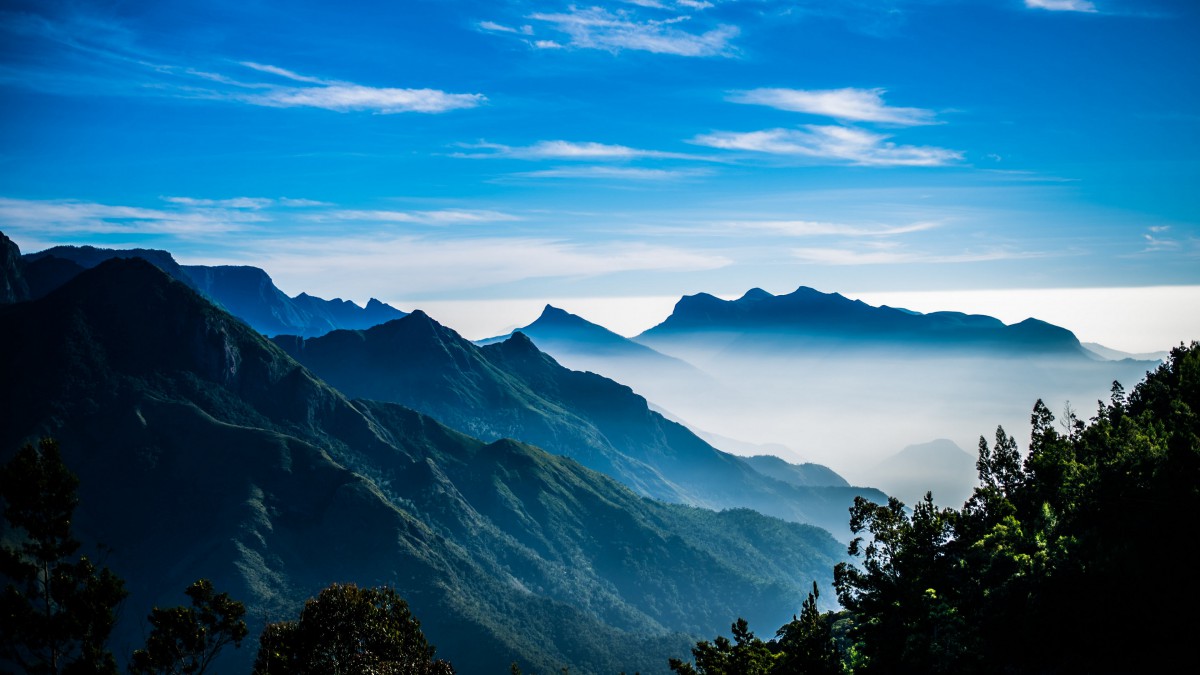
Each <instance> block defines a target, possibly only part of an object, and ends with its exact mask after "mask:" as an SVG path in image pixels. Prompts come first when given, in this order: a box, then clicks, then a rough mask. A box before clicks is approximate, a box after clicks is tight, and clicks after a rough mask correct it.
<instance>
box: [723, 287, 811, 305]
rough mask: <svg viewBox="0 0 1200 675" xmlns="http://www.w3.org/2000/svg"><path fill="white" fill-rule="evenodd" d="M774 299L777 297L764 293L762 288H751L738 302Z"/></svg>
mask: <svg viewBox="0 0 1200 675" xmlns="http://www.w3.org/2000/svg"><path fill="white" fill-rule="evenodd" d="M800 288H804V287H803V286H801V287H800ZM773 297H775V296H774V295H772V294H770V293H768V292H766V291H764V290H763V289H761V288H758V287H755V288H751V289H750V290H748V291H746V292H745V293H744V294H743V295H742V297H740V298H738V302H742V301H744V300H767V299H770V298H773Z"/></svg>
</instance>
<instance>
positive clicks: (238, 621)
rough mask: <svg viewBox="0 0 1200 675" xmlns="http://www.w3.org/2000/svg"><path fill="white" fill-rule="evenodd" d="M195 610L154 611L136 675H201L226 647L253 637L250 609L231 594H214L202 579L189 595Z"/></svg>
mask: <svg viewBox="0 0 1200 675" xmlns="http://www.w3.org/2000/svg"><path fill="white" fill-rule="evenodd" d="M185 593H187V596H188V597H189V598H191V599H192V606H191V607H183V606H180V607H171V608H170V609H159V608H157V607H155V608H154V610H153V611H151V612H150V616H149V617H148V620H149V621H150V625H151V626H153V629H152V630H151V631H150V637H149V638H147V639H146V648H145V649H139V650H137V651H135V652H134V653H133V657H132V658H131V659H130V661H129V672H130V673H133V675H154V674H156V673H163V674H164V675H166V674H170V675H200V674H201V673H203V672H205V671H206V670H207V669H208V667H209V666H210V665H212V662H213V659H215V658H216V657H217V654H218V653H220V651H221V649H223V648H224V647H225V646H226V645H229V644H232V645H233V646H234V647H235V648H236V647H240V646H241V644H242V640H243V639H244V638H245V637H246V635H247V634H249V629H247V628H246V622H245V621H244V620H243V619H242V617H244V616H245V615H246V607H245V605H243V604H242V603H240V602H238V601H236V600H233V599H231V598H230V597H229V594H228V593H220V594H217V593H214V592H213V585H212V582H211V581H209V580H208V579H200V580H198V581H196V582H195V583H193V584H192V585H191V586H188V588H187V590H186V591H185Z"/></svg>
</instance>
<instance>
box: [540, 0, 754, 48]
mask: <svg viewBox="0 0 1200 675" xmlns="http://www.w3.org/2000/svg"><path fill="white" fill-rule="evenodd" d="M529 18H530V19H532V20H534V21H538V22H541V23H544V24H547V25H549V26H550V27H551V28H552V29H553V30H556V31H558V32H561V33H565V34H566V35H567V36H568V37H570V41H569V43H568V46H570V47H575V48H578V49H600V50H604V51H609V52H614V53H616V52H620V51H623V50H634V51H645V52H652V53H655V54H673V55H676V56H731V55H732V54H733V53H734V50H733V47H732V46H731V45H730V41H731V40H733V38H735V37H737V36H738V34H739V32H740V31H739V29H738V28H737V26H731V25H726V24H722V25H718V26H716V27H714V28H712V29H711V30H708V31H704V32H689V31H687V30H684V29H683V28H682V27H681V26H682V25H684V24H686V22H687V21H688V20H689V19H690V18H691V17H689V16H686V15H681V16H675V17H672V18H669V19H661V20H655V19H644V18H641V17H637V16H635V15H634V14H632V13H630V12H626V11H610V10H608V9H605V8H603V7H587V8H579V7H571V8H570V9H569V10H568V11H566V12H556V13H546V12H538V13H535V14H531V15H530V16H529Z"/></svg>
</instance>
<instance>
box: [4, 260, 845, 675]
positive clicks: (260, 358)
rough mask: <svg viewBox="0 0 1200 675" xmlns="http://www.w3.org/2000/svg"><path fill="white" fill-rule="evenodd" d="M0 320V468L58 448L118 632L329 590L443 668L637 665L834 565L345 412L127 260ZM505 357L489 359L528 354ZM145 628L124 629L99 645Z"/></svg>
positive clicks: (754, 524)
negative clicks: (215, 607)
mask: <svg viewBox="0 0 1200 675" xmlns="http://www.w3.org/2000/svg"><path fill="white" fill-rule="evenodd" d="M410 319H411V320H410ZM400 321H408V322H409V323H410V324H412V325H414V326H416V327H417V328H419V329H422V330H426V331H432V332H434V333H435V334H436V333H438V332H439V331H438V329H437V327H436V326H435V325H434V324H433V323H432V322H431V321H430V320H428V318H427V317H422V316H420V315H417V316H415V318H414V317H406V318H405V319H401V320H400ZM393 323H394V322H393ZM0 326H2V327H3V330H2V331H0V374H2V375H3V377H2V381H3V383H4V385H3V387H2V389H0V405H2V406H3V407H4V409H5V410H6V411H7V414H6V422H5V423H4V424H3V425H0V453H2V456H0V459H7V458H8V457H9V456H11V453H12V452H14V451H15V449H16V446H17V445H18V444H19V443H21V442H24V441H27V440H32V439H35V438H37V437H40V436H43V435H54V436H56V437H58V438H59V440H60V442H61V444H62V446H63V448H64V455H65V457H66V459H67V461H68V463H69V465H70V466H71V468H72V469H73V470H74V471H76V472H77V473H78V474H79V475H80V478H81V495H80V496H81V507H80V509H79V512H78V513H77V518H76V522H75V527H76V529H77V532H78V533H79V534H81V536H82V537H83V538H84V539H85V540H87V541H93V542H94V541H100V542H103V543H104V544H105V545H107V546H108V547H109V548H110V549H111V551H112V552H111V553H110V554H108V556H107V564H108V565H109V566H110V567H112V568H113V569H114V570H115V571H116V572H117V573H118V574H120V575H121V576H123V577H124V578H126V579H127V580H129V583H130V588H131V591H132V595H131V597H130V599H129V600H128V601H127V605H128V606H130V607H132V608H135V609H133V610H132V611H131V612H130V613H127V615H131V616H133V617H136V616H138V615H139V614H141V613H142V612H144V611H147V610H148V608H149V607H150V606H152V605H153V604H156V603H158V604H166V602H168V601H170V599H171V598H173V597H174V595H175V594H176V593H178V589H179V588H183V587H184V586H186V585H187V584H188V583H190V582H191V581H192V580H194V579H195V578H197V577H200V576H205V577H209V578H212V579H213V581H214V583H215V584H216V585H217V586H218V587H220V588H222V589H227V590H229V591H230V592H231V593H232V594H233V595H234V596H235V597H239V598H241V599H244V600H245V601H246V602H247V604H248V607H249V608H250V612H249V614H248V616H249V617H250V618H251V619H252V621H253V622H255V623H256V624H258V626H261V623H262V621H264V620H274V619H278V618H281V617H285V616H294V615H295V611H296V609H297V607H298V605H299V603H300V602H301V601H302V600H303V599H304V598H305V597H308V596H310V595H313V594H314V593H315V592H316V590H318V589H319V588H320V587H322V586H324V585H326V584H328V583H330V582H331V581H354V582H357V583H360V584H368V585H374V584H391V585H394V586H396V587H397V590H398V591H399V592H400V593H401V595H403V596H404V597H406V598H407V599H409V601H410V603H411V605H412V606H413V609H414V612H415V613H416V614H417V616H419V617H420V618H421V620H422V625H423V627H424V629H425V631H426V633H427V635H429V636H430V639H431V640H432V641H433V642H434V643H435V644H437V645H438V646H439V655H440V656H442V657H444V658H447V659H450V660H451V661H453V662H454V663H455V664H456V666H458V667H459V669H460V672H485V671H495V670H501V669H503V668H504V667H506V666H507V664H508V663H510V662H511V661H513V660H517V661H519V662H520V663H521V664H522V666H523V667H528V668H532V669H534V670H537V671H541V672H547V671H551V670H553V669H555V668H559V667H562V666H570V667H571V668H572V669H573V670H575V671H576V672H584V673H598V672H617V671H620V670H624V671H626V672H632V671H634V670H642V671H649V670H656V669H661V668H662V665H663V663H665V658H666V657H667V656H674V655H679V654H684V653H686V648H687V645H688V644H689V643H690V641H691V640H693V639H694V638H695V636H697V635H708V634H711V633H713V632H717V631H719V630H721V629H722V627H724V626H725V625H726V624H727V622H728V621H729V620H730V619H729V617H731V616H748V617H751V618H752V620H755V621H756V622H764V623H762V625H775V624H774V623H772V622H777V621H782V620H784V619H786V617H787V616H789V615H790V614H791V613H793V612H795V611H796V607H798V606H799V603H800V601H801V600H802V599H803V595H804V593H805V591H806V590H807V587H808V584H809V582H810V580H811V579H813V578H816V579H821V580H826V581H827V580H828V574H829V569H830V566H831V565H832V563H833V562H834V561H836V559H838V558H839V557H840V555H841V553H840V551H841V547H840V546H839V545H838V544H837V543H836V542H835V541H834V540H833V539H832V538H831V537H829V536H828V534H826V533H824V532H822V531H820V530H818V529H816V528H813V527H807V526H802V525H797V524H793V523H786V522H784V521H781V520H777V519H772V518H768V517H764V516H761V515H759V514H757V513H753V512H751V511H747V510H734V511H727V512H724V513H714V512H711V511H706V510H701V509H694V508H688V507H684V506H673V505H667V504H662V503H658V502H653V501H649V500H646V499H644V498H641V497H639V496H637V495H635V494H634V493H632V492H630V491H629V490H628V489H626V488H625V487H623V486H621V485H620V484H618V483H616V482H615V481H612V480H610V479H608V478H606V477H604V476H601V475H599V474H597V473H595V472H593V471H590V470H588V469H586V468H584V467H582V466H580V465H579V464H578V463H576V462H574V461H572V460H570V459H567V458H562V457H556V456H553V455H550V454H547V453H545V452H543V451H541V450H539V449H537V448H534V447H532V446H529V445H525V444H522V443H519V442H516V441H512V440H498V441H495V442H492V443H485V442H482V441H479V440H476V439H474V438H471V437H469V436H466V435H464V434H462V433H460V432H457V431H454V430H452V429H450V428H447V427H445V426H443V425H442V424H440V423H438V422H436V421H434V420H433V419H431V418H429V417H426V416H424V415H422V414H420V413H417V412H414V411H412V410H409V409H407V408H404V407H401V406H398V405H395V404H391V403H382V402H373V401H364V400H357V401H354V400H349V399H347V398H346V397H344V396H343V395H342V393H340V392H339V391H337V390H336V389H334V388H332V387H330V386H329V385H327V384H326V383H325V382H323V381H322V380H320V379H318V378H317V377H316V376H314V375H313V374H312V373H311V372H310V371H309V370H307V369H306V368H304V367H303V366H301V365H300V364H298V363H296V362H295V361H294V360H292V359H291V358H290V357H289V356H288V355H287V354H286V353H284V352H283V351H282V350H280V349H278V348H277V347H276V346H275V345H273V344H272V343H270V342H269V341H267V340H265V339H264V338H263V337H262V336H261V335H259V334H258V333H257V332H255V331H253V330H251V329H250V328H249V327H248V326H246V325H245V324H244V323H242V322H241V321H238V320H235V319H234V318H233V317H231V316H229V315H228V314H226V313H225V312H224V311H223V310H221V309H220V308H217V307H215V306H213V305H212V304H210V303H208V302H207V301H205V300H204V299H203V298H202V297H201V296H200V295H198V294H197V293H195V292H194V291H192V290H191V289H189V288H187V287H186V286H184V285H183V284H181V283H178V282H176V281H172V280H171V279H170V278H169V277H167V276H166V275H165V274H164V273H163V272H162V271H161V270H159V269H158V268H156V267H154V266H152V265H150V264H149V263H146V262H144V261H142V260H138V259H118V260H110V261H107V262H104V263H102V264H100V265H97V266H96V267H95V268H93V269H89V270H86V271H84V272H82V273H80V274H79V275H78V276H76V277H75V278H74V279H72V280H71V281H69V282H67V283H66V284H65V285H63V286H62V287H61V288H59V289H57V290H55V291H53V292H51V293H50V294H48V295H47V296H45V297H43V298H41V299H38V300H33V301H25V302H19V303H16V304H10V305H6V306H3V307H0ZM350 335H351V337H352V336H353V333H351V334H350ZM510 342H511V344H508V343H506V344H504V345H498V346H497V347H499V348H501V349H503V353H502V354H501V355H500V356H498V357H497V358H498V359H501V360H505V361H507V362H510V363H511V362H517V361H522V360H525V359H537V358H539V357H538V352H536V350H533V349H532V345H526V344H522V343H521V342H520V341H510ZM449 344H451V345H452V344H453V341H451V342H450V343H449ZM468 344H469V343H468ZM446 346H447V345H446V344H441V345H435V348H437V349H441V348H444V347H446ZM471 347H472V348H473V349H475V348H474V346H473V345H472V346H471ZM613 386H619V385H615V384H614V385H613ZM135 621H136V619H135ZM143 630H144V629H141V628H139V627H138V626H136V625H134V624H133V623H131V622H128V621H126V622H123V623H122V624H121V626H120V627H119V629H118V634H117V636H116V639H115V640H114V644H113V646H114V648H115V649H116V650H117V651H118V653H122V652H123V653H128V651H127V650H128V649H131V648H132V646H135V645H137V644H138V643H139V642H140V638H139V636H140V635H142V634H143ZM251 652H252V648H249V649H245V648H244V649H243V650H242V651H240V652H230V653H228V654H227V655H226V658H227V659H228V660H227V661H226V663H225V668H226V669H229V668H235V669H236V668H240V667H241V666H237V665H235V664H237V663H239V662H240V663H242V665H243V666H244V664H245V661H246V660H247V659H248V658H249V657H250V656H252V653H251Z"/></svg>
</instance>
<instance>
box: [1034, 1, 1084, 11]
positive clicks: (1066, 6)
mask: <svg viewBox="0 0 1200 675" xmlns="http://www.w3.org/2000/svg"><path fill="white" fill-rule="evenodd" d="M1025 6H1026V7H1028V8H1030V9H1048V10H1050V11H1054V12H1088V13H1094V12H1096V5H1095V4H1094V3H1092V2H1089V0H1025Z"/></svg>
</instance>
